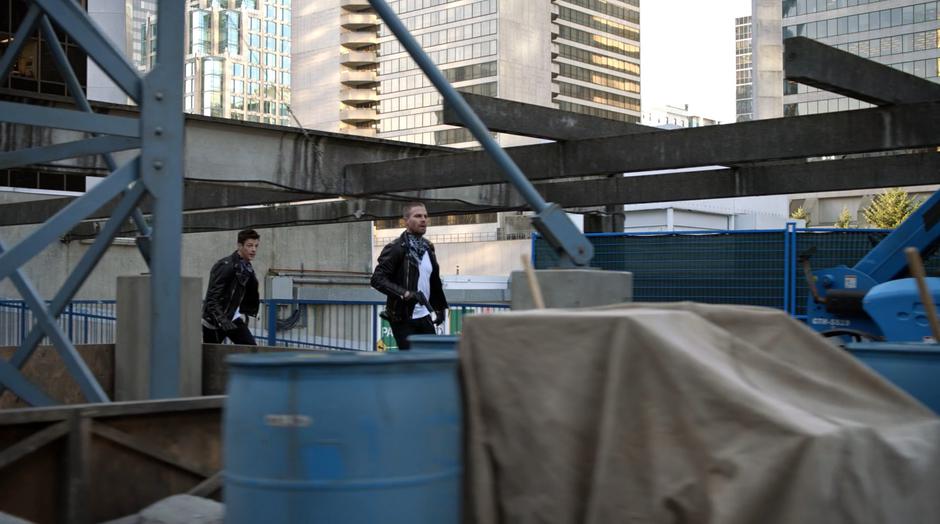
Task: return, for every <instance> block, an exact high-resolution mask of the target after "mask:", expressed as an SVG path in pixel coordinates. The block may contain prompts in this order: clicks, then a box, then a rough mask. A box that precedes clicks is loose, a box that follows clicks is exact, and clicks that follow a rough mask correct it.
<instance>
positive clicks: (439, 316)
mask: <svg viewBox="0 0 940 524" xmlns="http://www.w3.org/2000/svg"><path fill="white" fill-rule="evenodd" d="M445 320H447V312H446V311H445V310H443V309H441V310H438V311H435V312H434V325H435V326H440V325H441V324H443V323H444V321H445Z"/></svg>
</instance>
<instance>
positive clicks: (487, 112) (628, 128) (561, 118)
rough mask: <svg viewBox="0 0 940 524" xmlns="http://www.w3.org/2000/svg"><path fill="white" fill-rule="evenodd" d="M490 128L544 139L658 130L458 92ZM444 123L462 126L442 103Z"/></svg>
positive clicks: (568, 138)
mask: <svg viewBox="0 0 940 524" xmlns="http://www.w3.org/2000/svg"><path fill="white" fill-rule="evenodd" d="M461 96H462V97H463V99H464V100H466V102H467V104H469V105H470V107H471V108H472V109H473V111H474V112H475V113H476V114H477V116H478V117H480V120H482V121H483V123H484V124H486V127H487V128H489V130H490V131H497V132H500V133H509V134H513V135H522V136H531V137H536V138H545V139H548V140H577V139H580V138H597V137H602V136H617V135H628V134H632V133H646V132H651V131H660V130H659V129H657V128H655V127H649V126H641V125H639V124H631V123H629V122H620V121H617V120H611V119H609V118H601V117H597V116H591V115H582V114H578V113H571V112H568V111H562V110H560V109H555V108H551V107H544V106H539V105H535V104H524V103H522V102H513V101H511V100H502V99H499V98H492V97H488V96H483V95H474V94H470V93H461ZM444 123H445V124H450V125H454V126H462V125H463V122H461V120H460V117H458V116H457V112H456V111H454V109H453V107H452V106H451V105H450V104H448V103H447V102H446V101H445V102H444Z"/></svg>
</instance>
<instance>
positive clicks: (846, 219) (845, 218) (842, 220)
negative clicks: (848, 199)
mask: <svg viewBox="0 0 940 524" xmlns="http://www.w3.org/2000/svg"><path fill="white" fill-rule="evenodd" d="M834 225H835V227H839V228H842V229H846V228H848V227H850V226H851V225H852V213H849V208H848V207H846V206H842V211H840V212H839V218H837V219H836V223H835V224H834Z"/></svg>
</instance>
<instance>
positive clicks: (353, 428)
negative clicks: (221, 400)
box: [224, 351, 462, 524]
mask: <svg viewBox="0 0 940 524" xmlns="http://www.w3.org/2000/svg"><path fill="white" fill-rule="evenodd" d="M228 363H229V371H230V378H229V396H228V399H227V401H226V406H225V417H224V461H225V475H224V477H225V504H226V508H225V520H226V522H229V523H245V524H248V523H251V524H257V523H259V522H272V523H274V522H324V523H344V524H355V523H366V522H369V523H372V522H382V523H389V524H391V523H409V524H421V523H428V524H432V523H433V524H446V523H456V522H459V520H460V489H461V487H460V479H461V477H462V469H461V466H462V455H461V453H462V451H461V431H462V428H461V425H462V413H461V407H460V392H459V388H458V383H457V355H456V352H423V353H408V352H400V353H373V352H347V351H342V352H341V351H337V352H328V353H323V352H318V353H279V354H244V355H234V356H232V357H229V359H228Z"/></svg>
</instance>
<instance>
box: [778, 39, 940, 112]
mask: <svg viewBox="0 0 940 524" xmlns="http://www.w3.org/2000/svg"><path fill="white" fill-rule="evenodd" d="M783 49H784V51H783V68H784V74H785V76H786V78H787V79H788V80H793V81H795V82H800V83H801V84H806V85H810V86H813V87H817V88H819V89H823V90H825V91H829V92H831V93H838V94H840V95H845V96H848V97H851V98H855V99H858V100H863V101H865V102H868V103H871V104H875V105H878V106H885V105H892V104H909V103H915V102H930V101H936V100H940V84H936V83H934V82H931V81H929V80H926V79H923V78H920V77H917V76H914V75H910V74H907V73H905V72H903V71H899V70H897V69H895V68H893V67H889V66H886V65H884V64H880V63H878V62H874V61H872V60H866V59H864V58H861V57H859V56H856V55H853V54H852V53H848V52H846V51H842V50H839V49H836V48H834V47H830V46H827V45H825V44H822V43H820V42H817V41H815V40H811V39H809V38H806V37H803V36H798V37H794V38H787V39H786V40H784V41H783Z"/></svg>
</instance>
